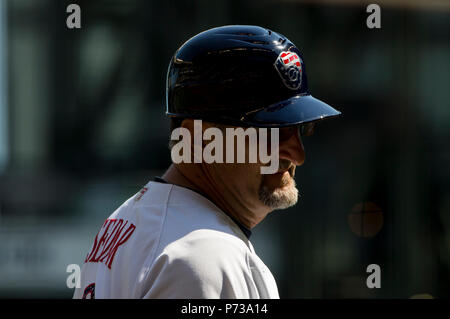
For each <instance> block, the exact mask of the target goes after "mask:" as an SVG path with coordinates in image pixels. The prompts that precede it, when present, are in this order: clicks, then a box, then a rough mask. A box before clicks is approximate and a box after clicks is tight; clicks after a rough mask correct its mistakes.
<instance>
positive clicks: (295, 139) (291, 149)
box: [279, 133, 305, 166]
mask: <svg viewBox="0 0 450 319" xmlns="http://www.w3.org/2000/svg"><path fill="white" fill-rule="evenodd" d="M279 154H280V155H279V157H280V160H281V159H287V160H289V161H291V162H292V164H294V165H296V166H300V165H302V164H303V163H304V162H305V149H304V148H303V142H302V139H301V137H300V134H298V133H296V134H292V135H291V136H290V137H289V139H287V140H285V141H282V142H280V148H279Z"/></svg>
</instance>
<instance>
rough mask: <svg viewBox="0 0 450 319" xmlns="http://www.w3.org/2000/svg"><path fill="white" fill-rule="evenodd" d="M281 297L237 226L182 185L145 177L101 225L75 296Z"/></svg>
mask: <svg viewBox="0 0 450 319" xmlns="http://www.w3.org/2000/svg"><path fill="white" fill-rule="evenodd" d="M94 296H95V298H179V299H185V298H244V299H247V298H250V299H254V298H279V296H278V289H277V286H276V283H275V280H274V278H273V276H272V274H271V272H270V271H269V269H268V268H267V267H266V266H265V265H264V263H263V262H262V261H261V259H260V258H259V257H258V256H257V255H256V253H255V251H254V249H253V246H252V244H251V242H250V241H249V240H248V238H247V237H246V236H245V234H244V233H243V232H242V230H241V229H240V228H239V227H238V226H237V224H236V223H235V222H234V221H233V220H232V219H231V218H230V217H228V216H227V215H226V214H225V213H224V212H223V211H222V210H220V209H219V208H218V207H217V206H216V205H214V204H213V203H212V202H211V201H209V200H208V199H206V198H205V197H203V196H201V195H200V194H198V193H196V192H194V191H191V190H189V189H187V188H183V187H179V186H176V185H172V184H163V183H156V182H149V183H148V184H147V185H146V186H145V187H144V188H143V189H142V190H141V191H140V192H139V193H137V194H136V195H134V196H133V197H131V198H130V199H128V200H127V201H126V202H125V203H124V204H123V205H122V206H120V207H119V208H118V209H117V210H116V211H115V212H114V213H113V214H112V215H111V216H110V217H109V218H108V219H107V220H106V221H105V223H104V224H103V226H102V228H101V229H100V231H99V233H98V234H97V236H96V238H95V240H94V243H93V245H92V248H91V250H90V252H89V253H88V254H87V256H86V259H85V263H84V265H83V268H82V272H81V288H78V289H76V290H75V294H74V298H91V297H94Z"/></svg>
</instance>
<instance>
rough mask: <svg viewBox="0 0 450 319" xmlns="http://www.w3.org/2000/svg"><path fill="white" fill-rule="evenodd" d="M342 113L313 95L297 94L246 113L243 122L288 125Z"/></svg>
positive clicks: (268, 125)
mask: <svg viewBox="0 0 450 319" xmlns="http://www.w3.org/2000/svg"><path fill="white" fill-rule="evenodd" d="M340 114H341V112H340V111H338V110H336V109H334V108H333V107H331V106H330V105H328V104H327V103H325V102H323V101H321V100H319V99H316V98H315V97H313V96H311V95H297V96H293V97H291V98H289V99H287V100H284V101H281V102H278V103H275V104H272V105H270V106H269V107H266V108H264V109H262V110H258V111H255V112H252V113H250V114H246V115H245V116H244V118H243V119H242V122H244V123H246V124H247V125H249V126H256V127H286V126H293V125H298V124H304V123H309V122H314V121H319V120H323V119H326V118H331V117H336V116H339V115H340Z"/></svg>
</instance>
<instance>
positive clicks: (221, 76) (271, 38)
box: [166, 25, 340, 127]
mask: <svg viewBox="0 0 450 319" xmlns="http://www.w3.org/2000/svg"><path fill="white" fill-rule="evenodd" d="M166 107H167V112H166V113H167V115H169V116H171V117H177V118H178V117H179V118H186V117H189V118H194V119H202V120H207V121H211V122H217V123H225V124H231V125H236V126H257V127H258V126H259V127H283V126H291V125H297V124H302V123H308V122H312V121H317V120H321V119H324V118H328V117H333V116H337V115H339V114H340V112H339V111H337V110H335V109H334V108H333V107H331V106H329V105H328V104H326V103H324V102H322V101H320V100H318V99H316V98H314V97H312V96H311V95H310V94H309V89H308V79H307V75H306V67H305V64H304V61H303V57H302V54H301V53H300V51H299V50H298V48H297V47H296V46H295V45H294V44H293V43H292V42H291V41H289V39H287V38H286V37H285V36H283V35H281V34H279V33H276V32H273V31H271V30H269V29H265V28H262V27H258V26H243V25H232V26H223V27H218V28H213V29H210V30H207V31H205V32H202V33H200V34H198V35H196V36H194V37H192V38H191V39H189V40H188V41H186V42H185V43H184V44H183V45H182V46H181V47H180V48H179V49H178V50H177V51H176V52H175V55H174V56H173V58H172V59H171V61H170V64H169V68H168V72H167V82H166Z"/></svg>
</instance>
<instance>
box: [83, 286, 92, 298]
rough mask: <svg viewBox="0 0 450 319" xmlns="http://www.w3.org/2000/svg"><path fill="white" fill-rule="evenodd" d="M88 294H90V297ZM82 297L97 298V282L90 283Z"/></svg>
mask: <svg viewBox="0 0 450 319" xmlns="http://www.w3.org/2000/svg"><path fill="white" fill-rule="evenodd" d="M88 296H90V297H89V298H88ZM82 299H95V283H92V284H90V285H89V286H87V287H86V288H85V289H84V292H83V298H82Z"/></svg>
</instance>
